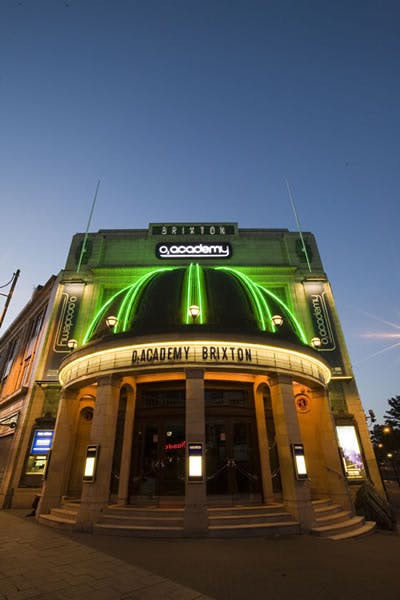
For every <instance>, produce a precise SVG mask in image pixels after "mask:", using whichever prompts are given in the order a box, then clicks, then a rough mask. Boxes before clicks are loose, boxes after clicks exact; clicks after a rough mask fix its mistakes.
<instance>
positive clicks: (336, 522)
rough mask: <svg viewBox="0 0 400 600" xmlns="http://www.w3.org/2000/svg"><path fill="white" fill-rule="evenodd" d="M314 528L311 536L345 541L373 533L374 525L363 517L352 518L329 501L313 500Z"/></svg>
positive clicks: (347, 512) (348, 513)
mask: <svg viewBox="0 0 400 600" xmlns="http://www.w3.org/2000/svg"><path fill="white" fill-rule="evenodd" d="M313 508H314V514H315V516H316V526H315V527H313V528H312V529H311V534H312V535H316V536H319V537H324V538H328V539H330V540H346V539H351V538H357V537H362V536H365V535H369V534H371V533H373V531H374V530H375V527H376V524H375V523H374V522H373V521H366V520H365V518H364V517H360V516H352V515H351V513H350V512H349V511H345V510H343V509H342V508H341V507H340V506H339V505H338V504H334V503H333V502H332V501H331V500H314V501H313Z"/></svg>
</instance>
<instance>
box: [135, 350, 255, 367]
mask: <svg viewBox="0 0 400 600" xmlns="http://www.w3.org/2000/svg"><path fill="white" fill-rule="evenodd" d="M192 355H193V349H192V348H191V346H150V347H148V348H143V349H142V350H133V352H132V363H133V364H140V363H151V364H154V363H155V362H160V363H163V362H171V361H190V360H193V358H194V357H193V356H192ZM201 356H202V359H203V361H210V362H220V361H221V362H252V353H251V348H241V347H235V346H202V347H201Z"/></svg>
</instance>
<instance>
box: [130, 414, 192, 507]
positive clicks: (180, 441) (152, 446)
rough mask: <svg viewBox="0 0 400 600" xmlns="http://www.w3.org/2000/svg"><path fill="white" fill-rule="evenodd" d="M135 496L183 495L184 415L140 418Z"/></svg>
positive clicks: (133, 485)
mask: <svg viewBox="0 0 400 600" xmlns="http://www.w3.org/2000/svg"><path fill="white" fill-rule="evenodd" d="M132 458H133V470H132V477H131V494H130V495H131V496H132V495H133V496H142V497H143V496H145V497H157V496H183V495H184V493H185V424H184V420H183V419H180V418H170V419H168V418H158V419H156V420H155V421H154V420H152V421H149V420H147V419H138V422H137V424H136V427H135V433H134V446H133V457H132Z"/></svg>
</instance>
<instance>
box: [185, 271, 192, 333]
mask: <svg viewBox="0 0 400 600" xmlns="http://www.w3.org/2000/svg"><path fill="white" fill-rule="evenodd" d="M192 282H193V263H190V265H189V266H188V267H186V271H185V281H184V286H183V289H184V292H183V311H184V312H183V322H184V323H185V325H189V324H190V314H189V306H191V305H192V304H193V302H192V285H193V283H192Z"/></svg>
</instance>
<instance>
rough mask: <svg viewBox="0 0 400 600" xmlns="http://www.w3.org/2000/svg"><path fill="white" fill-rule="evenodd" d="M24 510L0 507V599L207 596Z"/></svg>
mask: <svg viewBox="0 0 400 600" xmlns="http://www.w3.org/2000/svg"><path fill="white" fill-rule="evenodd" d="M26 512H27V511H26V510H24V511H0V600H14V599H18V600H19V599H22V598H24V599H25V598H32V599H38V600H39V599H40V600H65V599H82V600H83V599H85V600H90V599H92V598H93V599H96V600H113V599H114V598H115V599H119V600H131V599H132V600H137V599H143V600H145V599H148V600H153V599H154V600H158V599H160V600H161V599H166V598H168V599H174V600H207V597H206V596H204V595H202V594H200V593H199V592H196V591H195V590H191V589H189V588H187V587H184V586H182V585H179V584H177V583H174V582H173V581H170V580H169V579H167V578H165V577H160V576H158V575H155V574H154V573H151V572H150V571H147V570H145V569H142V568H140V567H136V566H133V565H128V564H127V563H126V562H124V561H123V560H120V559H119V558H114V557H113V556H111V555H109V554H107V553H106V552H101V551H98V550H96V549H94V548H91V547H87V546H86V545H84V544H82V543H79V542H77V541H74V540H73V539H69V538H68V537H65V536H64V535H62V534H60V532H59V531H58V530H54V529H51V528H47V527H44V526H40V525H38V524H37V523H36V521H35V520H34V519H29V518H26V517H24V515H25V514H26ZM87 537H91V536H87ZM208 600H209V599H208Z"/></svg>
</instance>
